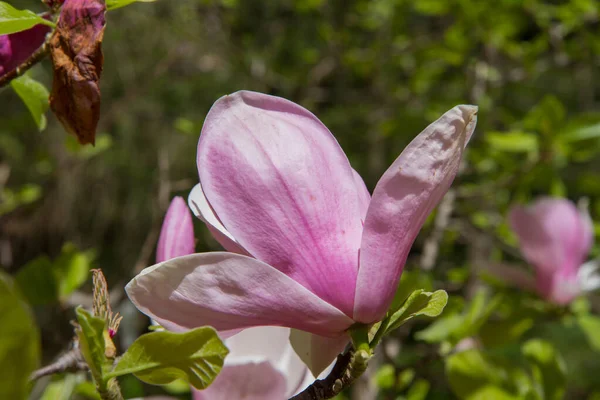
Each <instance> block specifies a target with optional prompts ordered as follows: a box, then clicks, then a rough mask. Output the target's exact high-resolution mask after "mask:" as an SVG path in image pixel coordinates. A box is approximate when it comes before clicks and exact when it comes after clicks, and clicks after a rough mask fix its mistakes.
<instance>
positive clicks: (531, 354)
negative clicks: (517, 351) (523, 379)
mask: <svg viewBox="0 0 600 400" xmlns="http://www.w3.org/2000/svg"><path fill="white" fill-rule="evenodd" d="M521 350H522V352H523V354H524V355H525V357H526V358H527V360H528V361H529V363H530V365H531V369H532V374H533V379H534V381H535V382H536V383H537V385H535V389H537V392H538V394H539V397H540V398H541V399H546V400H560V399H562V398H563V396H564V394H565V388H566V382H567V380H566V376H565V373H566V372H565V365H564V362H563V360H562V358H561V357H560V355H559V354H558V352H557V351H556V350H555V349H554V347H553V346H552V344H550V343H549V342H547V341H545V340H540V339H532V340H529V341H528V342H526V343H525V344H524V345H523V347H522V349H521Z"/></svg>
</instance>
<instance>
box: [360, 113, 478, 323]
mask: <svg viewBox="0 0 600 400" xmlns="http://www.w3.org/2000/svg"><path fill="white" fill-rule="evenodd" d="M476 114H477V107H474V106H464V105H461V106H456V107H454V108H453V109H451V110H450V111H448V112H446V113H445V114H444V115H442V117H441V118H440V119H438V120H437V121H435V122H434V123H432V124H431V125H429V126H428V127H427V128H425V130H424V131H423V132H421V134H419V136H417V137H416V138H415V139H414V140H413V141H412V142H411V143H410V144H409V145H408V147H406V149H404V151H403V152H402V154H400V156H399V157H398V158H397V159H396V161H394V163H393V164H392V165H391V166H390V168H389V169H388V170H387V171H386V172H385V173H384V174H383V176H382V177H381V179H380V180H379V182H378V183H377V186H376V187H375V190H374V192H373V198H372V199H371V203H370V205H369V210H368V212H367V218H366V220H365V228H364V231H363V236H362V243H361V249H360V268H359V271H358V279H357V284H356V299H355V304H354V319H355V320H356V321H360V322H364V323H371V322H375V321H378V320H380V319H381V318H383V316H384V315H385V313H386V311H387V309H388V307H389V305H390V303H391V301H392V298H393V297H394V293H395V291H396V287H397V285H398V280H399V279H400V274H401V273H402V269H403V268H404V263H405V262H406V257H407V256H408V252H409V251H410V248H411V246H412V244H413V242H414V240H415V238H416V236H417V234H418V233H419V230H420V229H421V226H422V225H423V223H424V222H425V219H426V218H427V216H428V215H429V213H431V211H432V210H433V208H434V207H435V206H436V205H437V204H438V202H439V201H440V200H441V198H442V197H443V196H444V194H446V192H447V191H448V188H449V187H450V185H451V184H452V181H453V180H454V177H455V176H456V173H457V172H458V167H459V164H460V161H461V157H462V153H463V149H464V147H465V145H466V144H467V142H468V141H469V138H470V137H471V134H472V133H473V130H474V129H475V124H476V121H477V118H476Z"/></svg>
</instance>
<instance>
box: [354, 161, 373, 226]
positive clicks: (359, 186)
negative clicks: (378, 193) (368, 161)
mask: <svg viewBox="0 0 600 400" xmlns="http://www.w3.org/2000/svg"><path fill="white" fill-rule="evenodd" d="M352 174H353V175H354V183H355V185H356V191H357V192H358V206H359V208H360V219H361V221H362V222H363V223H364V222H365V217H366V216H367V210H368V209H369V203H370V202H371V193H369V189H367V185H365V181H363V178H362V177H361V176H360V174H359V173H358V172H356V170H354V169H353V170H352Z"/></svg>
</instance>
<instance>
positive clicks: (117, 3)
mask: <svg viewBox="0 0 600 400" xmlns="http://www.w3.org/2000/svg"><path fill="white" fill-rule="evenodd" d="M154 1H156V0H106V9H107V10H114V9H117V8H121V7H125V6H128V5H130V4H132V3H153V2H154Z"/></svg>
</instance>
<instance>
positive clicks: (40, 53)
mask: <svg viewBox="0 0 600 400" xmlns="http://www.w3.org/2000/svg"><path fill="white" fill-rule="evenodd" d="M49 52H50V47H49V46H48V42H44V44H43V45H42V46H41V47H40V48H39V49H37V50H36V51H35V52H34V53H33V54H32V55H31V56H29V58H28V59H27V60H25V61H23V63H22V64H21V65H19V66H18V67H17V68H15V69H13V70H12V71H10V72H9V73H7V74H5V75H2V76H0V88H3V87H4V86H6V85H8V84H9V83H10V82H11V81H12V80H13V79H15V78H18V77H20V76H21V75H23V74H24V73H25V72H27V71H28V70H29V69H30V68H32V67H33V66H34V65H36V64H37V63H39V62H40V61H42V60H43V59H44V58H45V57H46V56H47V55H48V53H49Z"/></svg>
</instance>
